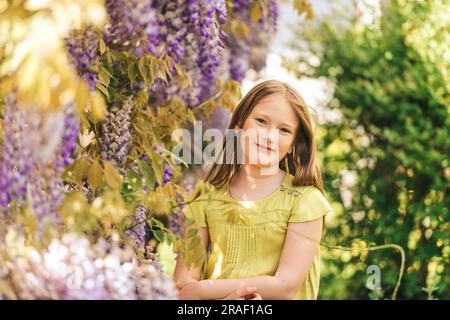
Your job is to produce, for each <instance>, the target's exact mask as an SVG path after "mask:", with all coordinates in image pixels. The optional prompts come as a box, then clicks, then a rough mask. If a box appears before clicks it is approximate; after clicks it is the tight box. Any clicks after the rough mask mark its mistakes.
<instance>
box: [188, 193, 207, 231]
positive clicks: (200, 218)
mask: <svg viewBox="0 0 450 320" xmlns="http://www.w3.org/2000/svg"><path fill="white" fill-rule="evenodd" d="M186 202H187V203H186V205H185V206H184V207H183V213H184V215H185V216H186V218H189V219H193V220H194V221H195V223H196V225H197V226H198V227H205V228H206V227H207V224H206V214H205V209H204V207H205V206H204V205H205V202H207V201H205V199H204V197H203V196H202V195H200V196H199V197H197V198H196V199H195V200H192V194H191V195H190V196H189V197H188V198H187V199H186Z"/></svg>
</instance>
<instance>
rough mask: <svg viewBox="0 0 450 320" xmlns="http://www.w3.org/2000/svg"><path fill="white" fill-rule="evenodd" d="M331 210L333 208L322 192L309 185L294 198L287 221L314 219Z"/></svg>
mask: <svg viewBox="0 0 450 320" xmlns="http://www.w3.org/2000/svg"><path fill="white" fill-rule="evenodd" d="M331 211H333V208H332V207H331V205H330V203H329V202H328V200H327V199H326V198H325V196H324V195H323V194H322V192H321V191H320V190H319V189H318V188H316V187H311V188H308V189H307V190H306V191H305V192H304V193H303V194H301V195H300V196H298V197H296V198H295V200H294V203H293V205H292V210H291V215H290V216H289V220H288V222H306V221H310V220H315V219H318V218H320V217H322V216H325V215H327V214H328V213H330V212H331Z"/></svg>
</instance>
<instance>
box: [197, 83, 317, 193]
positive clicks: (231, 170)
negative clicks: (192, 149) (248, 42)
mask: <svg viewBox="0 0 450 320" xmlns="http://www.w3.org/2000/svg"><path fill="white" fill-rule="evenodd" d="M273 94H284V96H285V97H286V99H287V101H288V102H289V104H290V105H291V107H292V108H293V110H294V112H295V113H296V114H297V117H298V119H299V121H300V123H299V126H298V129H297V132H296V136H295V140H294V147H293V152H292V153H288V154H287V155H286V156H285V157H287V161H288V166H289V172H290V173H291V174H293V176H294V178H293V180H292V185H294V186H308V185H313V186H315V187H317V188H318V189H319V190H320V191H321V192H322V193H323V192H324V187H323V180H322V173H321V171H320V168H319V166H318V164H317V161H316V147H315V143H314V130H313V127H312V124H311V118H310V115H309V112H308V107H307V106H306V104H305V101H304V100H303V98H302V97H301V96H300V94H299V93H298V92H297V91H296V90H295V89H294V88H293V87H292V86H290V85H289V84H287V83H285V82H281V81H278V80H267V81H264V82H261V83H259V84H257V85H256V86H254V87H253V88H252V89H251V90H250V91H249V92H248V93H247V94H246V95H245V97H244V98H243V99H242V100H241V101H240V102H239V104H238V105H237V107H236V109H235V110H234V112H233V115H232V117H231V120H230V124H229V126H228V131H230V130H233V129H234V128H235V127H236V126H237V127H238V128H242V127H243V125H244V123H245V121H246V120H247V118H248V117H249V115H250V113H251V112H252V110H253V108H254V107H255V105H256V104H257V103H258V102H259V101H261V99H263V98H264V97H267V96H270V95H273ZM226 139H227V135H225V137H224V139H223V142H222V147H221V149H220V153H219V157H220V156H223V157H229V155H227V154H226V150H225V148H226ZM233 145H234V147H233V148H234V152H233V155H232V156H233V162H232V163H231V164H230V163H229V162H228V161H225V160H226V158H223V159H222V161H221V163H217V162H218V161H217V160H216V161H213V164H212V167H211V168H210V169H209V171H208V173H207V175H206V177H205V178H204V179H203V180H204V182H205V183H209V184H211V185H212V186H214V187H215V188H220V187H222V186H223V185H225V184H226V183H229V181H230V180H231V178H232V177H233V176H234V175H235V174H236V173H237V172H238V171H239V168H240V164H238V161H237V143H234V144H233ZM279 168H280V169H282V170H285V171H286V165H285V158H283V159H282V160H281V161H280V163H279ZM198 195H199V193H197V194H196V195H195V196H194V198H196V197H197V196H198Z"/></svg>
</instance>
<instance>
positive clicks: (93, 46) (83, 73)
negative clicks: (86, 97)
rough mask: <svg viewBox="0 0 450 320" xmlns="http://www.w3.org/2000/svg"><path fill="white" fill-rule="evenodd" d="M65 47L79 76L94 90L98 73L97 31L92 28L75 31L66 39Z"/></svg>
mask: <svg viewBox="0 0 450 320" xmlns="http://www.w3.org/2000/svg"><path fill="white" fill-rule="evenodd" d="M65 45H66V48H67V52H68V53H69V58H70V61H71V63H72V64H73V65H74V66H75V68H76V69H77V72H78V75H79V76H80V77H82V78H83V79H84V80H85V81H86V82H87V83H88V86H89V89H91V90H94V89H95V86H96V84H97V81H96V75H97V72H98V70H97V68H98V58H97V57H98V56H97V51H98V37H97V34H96V32H95V30H94V29H93V28H92V27H90V26H88V27H86V28H84V29H82V30H73V31H71V33H70V34H69V36H68V37H67V38H66V39H65Z"/></svg>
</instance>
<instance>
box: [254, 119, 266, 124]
mask: <svg viewBox="0 0 450 320" xmlns="http://www.w3.org/2000/svg"><path fill="white" fill-rule="evenodd" d="M256 121H258V122H259V123H262V124H265V123H266V120H264V119H261V118H256Z"/></svg>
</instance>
